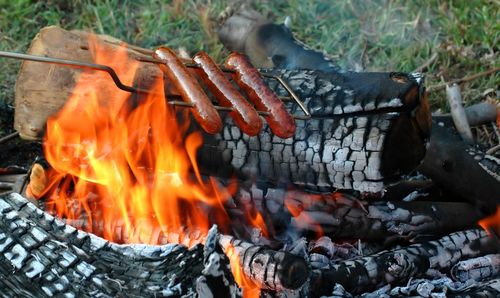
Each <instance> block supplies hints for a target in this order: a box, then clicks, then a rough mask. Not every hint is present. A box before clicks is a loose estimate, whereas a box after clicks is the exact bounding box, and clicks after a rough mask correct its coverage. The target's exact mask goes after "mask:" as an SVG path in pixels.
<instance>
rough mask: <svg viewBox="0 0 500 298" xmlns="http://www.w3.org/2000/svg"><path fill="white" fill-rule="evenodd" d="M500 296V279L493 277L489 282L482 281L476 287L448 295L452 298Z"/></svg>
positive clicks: (491, 297) (494, 297) (492, 297)
mask: <svg viewBox="0 0 500 298" xmlns="http://www.w3.org/2000/svg"><path fill="white" fill-rule="evenodd" d="M499 296H500V279H498V278H497V279H492V280H490V281H488V282H485V283H481V284H479V285H477V286H475V287H471V288H470V289H468V290H465V291H462V292H460V293H450V295H448V297H452V298H471V297H481V298H497V297H499Z"/></svg>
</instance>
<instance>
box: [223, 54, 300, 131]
mask: <svg viewBox="0 0 500 298" xmlns="http://www.w3.org/2000/svg"><path fill="white" fill-rule="evenodd" d="M224 65H225V66H226V67H227V68H228V69H230V70H233V71H235V73H236V76H235V80H236V83H237V84H238V85H239V86H240V88H241V89H242V90H243V91H245V93H246V94H247V95H248V97H249V98H250V100H251V101H252V102H253V103H254V104H255V106H256V107H257V108H258V109H259V110H263V111H267V112H269V116H265V119H266V121H267V123H268V124H269V127H271V130H272V132H273V133H274V134H275V135H277V136H278V137H281V138H289V137H291V136H293V135H294V133H295V119H293V117H292V115H291V114H290V113H288V111H287V110H286V109H285V105H284V104H283V102H282V101H281V100H280V99H279V98H278V96H277V95H276V93H274V92H273V91H272V90H271V89H269V87H268V86H267V85H266V84H265V83H264V81H263V80H262V77H261V76H260V73H259V71H258V70H257V69H256V68H255V67H253V66H252V64H251V63H250V61H249V60H248V58H247V57H246V56H245V55H243V54H240V53H236V52H234V53H232V54H231V55H229V57H227V59H226V62H225V64H224Z"/></svg>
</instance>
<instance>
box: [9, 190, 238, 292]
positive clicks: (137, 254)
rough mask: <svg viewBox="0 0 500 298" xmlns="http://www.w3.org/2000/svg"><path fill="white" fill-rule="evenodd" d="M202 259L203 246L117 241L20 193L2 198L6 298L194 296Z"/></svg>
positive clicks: (226, 271)
mask: <svg viewBox="0 0 500 298" xmlns="http://www.w3.org/2000/svg"><path fill="white" fill-rule="evenodd" d="M203 257H204V254H203V248H202V247H201V245H198V246H194V247H193V248H191V249H187V248H186V247H184V246H182V245H178V244H166V245H161V246H151V245H144V244H130V245H119V244H116V243H112V242H110V241H107V240H104V239H102V238H100V237H98V236H96V235H93V234H90V233H86V232H83V231H80V230H77V229H75V228H74V227H71V226H69V225H67V224H65V223H64V222H63V221H62V220H60V219H56V218H54V217H52V216H51V215H50V214H48V213H44V212H43V211H42V210H40V209H38V208H37V207H36V206H34V205H33V204H32V203H30V202H28V201H27V200H26V199H25V198H23V197H21V196H20V195H19V194H11V195H8V196H3V197H0V288H1V289H2V293H1V294H2V296H10V297H19V296H22V297H50V296H67V297H88V296H93V297H96V296H97V297H116V296H127V297H145V296H147V297H159V296H161V297H164V296H178V297H180V296H183V295H186V294H187V293H188V292H191V293H193V292H195V280H196V279H197V278H198V277H202V276H204V275H207V274H203V273H202V271H203V270H204V264H203V262H200V260H203ZM205 267H206V266H205ZM221 270H223V271H224V274H225V275H226V276H231V272H230V271H228V270H226V268H225V267H224V268H221ZM233 285H234V283H233Z"/></svg>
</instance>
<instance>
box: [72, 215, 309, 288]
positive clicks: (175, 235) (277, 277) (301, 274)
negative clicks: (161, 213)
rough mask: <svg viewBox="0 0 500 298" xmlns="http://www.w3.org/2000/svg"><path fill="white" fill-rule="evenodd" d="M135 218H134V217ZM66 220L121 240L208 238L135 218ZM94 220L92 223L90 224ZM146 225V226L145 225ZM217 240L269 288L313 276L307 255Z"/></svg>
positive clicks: (194, 240) (231, 239)
mask: <svg viewBox="0 0 500 298" xmlns="http://www.w3.org/2000/svg"><path fill="white" fill-rule="evenodd" d="M131 221H132V219H131ZM66 223H67V224H69V225H71V226H74V227H77V228H79V229H83V230H87V231H91V232H92V233H93V234H95V235H98V236H102V235H108V237H110V238H112V239H113V241H115V242H117V243H130V242H131V241H133V242H136V241H138V242H140V243H151V244H160V245H164V244H168V243H178V244H181V245H184V246H186V247H193V246H194V245H195V244H196V243H203V242H205V240H204V239H205V237H206V236H205V235H204V234H203V233H201V232H199V231H189V230H185V231H182V232H181V231H169V232H168V233H166V232H164V231H167V230H168V229H161V228H159V227H158V228H155V229H152V230H151V229H149V230H148V228H147V227H148V222H147V221H144V222H141V221H137V220H136V221H135V222H134V226H135V227H137V228H135V229H133V230H132V231H130V230H127V229H126V228H125V223H124V222H123V221H122V222H115V223H114V224H113V225H112V227H110V226H105V225H104V223H103V221H99V220H90V219H88V218H81V219H79V220H66ZM89 224H91V225H92V226H89ZM142 227H145V228H142ZM217 241H218V243H219V245H220V246H221V247H222V249H223V250H224V251H225V252H226V253H228V252H230V253H231V254H232V257H233V258H234V260H235V261H238V262H240V263H241V264H240V265H241V268H243V270H242V271H243V273H244V274H245V276H246V277H247V278H248V279H249V280H250V281H251V282H252V283H254V284H255V285H256V286H258V287H259V288H262V289H268V290H274V291H276V290H284V289H297V288H299V287H301V286H302V285H303V284H304V283H305V281H306V279H307V278H308V276H309V273H308V271H309V268H308V266H307V263H306V262H305V261H304V259H303V258H301V257H298V256H295V255H293V254H290V253H287V252H282V251H275V250H272V249H269V248H266V247H265V246H262V245H255V244H252V243H249V242H246V241H241V240H238V239H236V238H234V237H232V236H229V235H223V234H220V235H218V237H217Z"/></svg>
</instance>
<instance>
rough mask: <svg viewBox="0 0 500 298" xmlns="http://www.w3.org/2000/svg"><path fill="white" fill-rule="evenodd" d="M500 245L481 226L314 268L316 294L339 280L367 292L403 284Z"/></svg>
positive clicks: (354, 290) (349, 288) (353, 290)
mask: <svg viewBox="0 0 500 298" xmlns="http://www.w3.org/2000/svg"><path fill="white" fill-rule="evenodd" d="M499 248H500V246H499V243H498V241H497V240H496V239H493V238H490V237H489V236H488V235H487V233H486V232H484V231H483V230H479V229H473V230H466V231H461V232H456V233H452V234H449V235H447V236H445V237H442V238H441V239H438V240H434V241H429V242H423V243H417V244H412V245H410V246H407V247H403V248H400V249H394V250H389V251H384V252H380V253H378V254H375V255H372V256H368V257H362V258H358V259H354V260H350V261H342V262H338V263H336V264H333V265H331V268H329V269H324V270H315V271H313V274H312V277H311V290H312V295H313V296H315V297H316V296H320V295H328V294H329V293H331V292H332V290H333V286H334V285H335V283H339V284H341V285H342V286H343V287H344V288H345V289H346V290H347V291H348V292H351V293H363V292H366V291H369V290H373V289H375V288H377V287H380V286H382V285H385V284H388V283H389V284H391V285H397V284H403V283H405V282H407V281H408V279H409V278H415V277H420V276H424V275H425V274H426V273H427V272H428V271H429V270H439V271H444V270H449V269H450V268H451V267H452V266H453V265H454V264H456V263H457V262H458V261H460V260H462V259H466V258H472V257H476V256H480V255H484V254H488V253H493V252H497V251H498V249H499Z"/></svg>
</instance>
